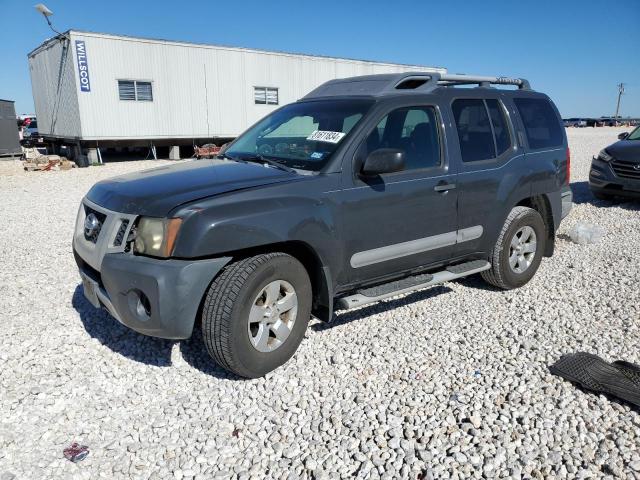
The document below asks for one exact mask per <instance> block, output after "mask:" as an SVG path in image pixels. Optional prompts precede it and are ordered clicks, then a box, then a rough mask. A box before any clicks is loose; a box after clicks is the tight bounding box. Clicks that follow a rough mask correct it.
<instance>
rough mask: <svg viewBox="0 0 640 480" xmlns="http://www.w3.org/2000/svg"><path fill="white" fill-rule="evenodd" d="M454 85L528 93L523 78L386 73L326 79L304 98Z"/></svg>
mask: <svg viewBox="0 0 640 480" xmlns="http://www.w3.org/2000/svg"><path fill="white" fill-rule="evenodd" d="M456 85H478V86H480V87H489V86H491V85H515V86H517V87H518V88H519V89H520V90H530V89H531V85H530V84H529V81H528V80H525V79H524V78H508V77H483V76H478V75H461V74H449V73H443V72H439V71H435V70H426V71H422V72H405V73H387V74H377V75H364V76H360V77H351V78H340V79H336V80H329V81H328V82H326V83H323V84H322V85H320V86H319V87H317V88H316V89H315V90H312V91H311V92H309V93H308V94H307V95H306V96H305V97H304V98H317V97H327V96H329V97H331V96H336V95H374V96H378V95H387V94H389V93H391V92H394V93H400V92H420V93H426V92H430V91H432V90H434V89H435V88H437V87H450V86H456Z"/></svg>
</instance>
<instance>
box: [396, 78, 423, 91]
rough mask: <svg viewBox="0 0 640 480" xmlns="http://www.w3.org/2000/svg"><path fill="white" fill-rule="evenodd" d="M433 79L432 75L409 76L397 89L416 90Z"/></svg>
mask: <svg viewBox="0 0 640 480" xmlns="http://www.w3.org/2000/svg"><path fill="white" fill-rule="evenodd" d="M429 80H431V77H409V78H405V79H404V80H402V81H401V82H400V83H398V84H397V85H396V89H397V90H415V89H416V88H418V87H421V86H422V85H424V84H425V83H427V82H428V81H429Z"/></svg>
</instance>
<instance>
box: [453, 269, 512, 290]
mask: <svg viewBox="0 0 640 480" xmlns="http://www.w3.org/2000/svg"><path fill="white" fill-rule="evenodd" d="M454 282H456V283H459V284H460V285H463V286H465V287H468V288H475V289H476V290H486V291H487V292H504V290H503V289H501V288H498V287H496V286H494V285H491V284H490V283H487V282H485V281H484V279H483V278H482V277H481V276H480V274H479V273H478V274H476V275H471V276H470V277H462V278H458V279H457V280H454Z"/></svg>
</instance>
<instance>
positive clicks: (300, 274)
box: [202, 253, 312, 378]
mask: <svg viewBox="0 0 640 480" xmlns="http://www.w3.org/2000/svg"><path fill="white" fill-rule="evenodd" d="M276 283H277V289H276V288H275V287H274V288H273V289H271V288H270V289H269V291H267V287H268V286H273V285H275V284H276ZM276 290H277V293H275V292H276ZM292 291H293V295H292ZM311 294H312V290H311V281H310V280H309V275H308V274H307V271H306V269H305V268H304V266H303V265H302V264H301V263H300V262H299V261H298V260H296V259H295V258H294V257H292V256H290V255H287V254H285V253H267V254H261V255H256V256H253V257H249V258H245V259H242V260H239V261H236V262H233V263H231V264H229V265H227V266H226V267H225V268H224V270H223V271H222V272H221V273H220V275H218V277H217V278H215V279H214V281H213V282H212V283H211V286H210V287H209V289H208V291H207V293H206V296H205V299H204V303H203V308H202V336H203V340H204V344H205V346H206V348H207V351H208V352H209V355H211V357H213V359H214V360H215V361H216V363H218V365H220V366H221V367H223V368H225V369H226V370H229V371H230V372H233V373H235V374H237V375H239V376H242V377H247V378H256V377H261V376H263V375H265V374H266V373H268V372H270V371H272V370H274V369H276V368H278V367H279V366H281V365H282V364H284V363H285V362H286V361H287V360H289V359H290V358H291V357H292V356H293V354H294V353H295V351H296V350H297V348H298V346H299V345H300V342H301V341H302V338H303V337H304V334H305V331H306V329H307V325H308V324H309V319H310V318H311V298H312V297H311ZM270 296H271V298H269V297H270ZM274 298H275V299H276V300H277V299H280V301H278V302H277V303H274V300H273V299H274ZM286 298H288V299H289V300H288V301H287V302H284V300H285V299H286ZM294 301H297V306H296V307H295V311H294V309H293V308H291V309H289V310H286V311H284V310H283V311H282V313H281V311H280V310H279V308H283V309H284V308H285V307H288V306H289V305H292V304H293V302H294ZM285 303H286V304H287V305H285ZM254 313H255V314H254ZM274 313H275V314H276V315H274ZM250 314H251V315H252V317H251V319H252V320H256V319H260V322H259V323H257V322H254V323H250ZM292 319H293V321H292ZM270 322H274V323H270ZM268 325H270V326H268ZM287 325H288V326H287ZM289 326H290V328H289ZM275 327H278V328H275ZM285 327H286V328H285ZM287 329H288V336H284V334H285V333H286V332H287ZM276 330H277V331H278V333H279V334H280V335H279V336H276V334H275V332H276ZM261 332H262V333H261ZM265 332H267V333H266V334H267V339H266V340H264V339H265V336H264V335H265ZM254 335H255V337H254ZM272 335H273V337H272ZM280 338H284V340H282V341H281V340H280ZM252 339H253V341H252ZM253 342H256V345H254V343H253Z"/></svg>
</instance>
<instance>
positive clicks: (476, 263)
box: [336, 260, 491, 310]
mask: <svg viewBox="0 0 640 480" xmlns="http://www.w3.org/2000/svg"><path fill="white" fill-rule="evenodd" d="M490 268H491V264H490V263H489V262H487V261H485V260H473V261H471V262H466V263H461V264H459V265H452V266H449V267H447V268H446V269H445V270H442V271H440V272H435V273H432V274H431V273H423V274H420V275H414V276H412V277H407V278H403V279H402V280H396V281H393V282H389V283H385V284H383V285H378V286H376V287H370V288H364V289H361V290H358V292H357V293H355V294H353V295H349V296H347V297H342V298H339V299H337V301H336V309H337V310H348V309H350V308H356V307H361V306H362V305H367V304H369V303H374V302H378V301H380V300H384V299H385V298H390V297H395V296H396V295H402V294H404V293H409V292H415V291H417V290H422V289H423V288H427V287H431V286H433V285H438V284H440V283H444V282H450V281H451V280H455V279H456V278H461V277H466V276H468V275H473V274H474V273H479V272H482V271H484V270H489V269H490Z"/></svg>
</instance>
